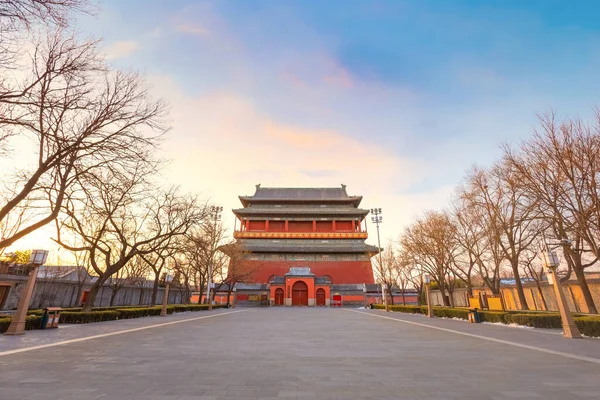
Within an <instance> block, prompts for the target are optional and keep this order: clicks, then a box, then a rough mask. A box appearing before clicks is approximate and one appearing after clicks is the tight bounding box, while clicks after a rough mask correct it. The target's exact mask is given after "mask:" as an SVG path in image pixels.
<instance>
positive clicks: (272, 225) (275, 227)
mask: <svg viewBox="0 0 600 400" xmlns="http://www.w3.org/2000/svg"><path fill="white" fill-rule="evenodd" d="M269 232H285V221H269Z"/></svg>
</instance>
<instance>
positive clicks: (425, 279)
mask: <svg viewBox="0 0 600 400" xmlns="http://www.w3.org/2000/svg"><path fill="white" fill-rule="evenodd" d="M423 283H424V284H425V293H426V295H427V316H428V317H429V318H433V307H432V305H431V298H430V297H429V286H430V285H431V275H429V274H424V275H423Z"/></svg>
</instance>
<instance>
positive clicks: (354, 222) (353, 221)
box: [352, 220, 356, 232]
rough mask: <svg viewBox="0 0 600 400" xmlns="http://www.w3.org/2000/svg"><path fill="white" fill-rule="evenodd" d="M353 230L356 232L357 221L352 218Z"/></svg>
mask: <svg viewBox="0 0 600 400" xmlns="http://www.w3.org/2000/svg"><path fill="white" fill-rule="evenodd" d="M352 232H356V221H355V220H352Z"/></svg>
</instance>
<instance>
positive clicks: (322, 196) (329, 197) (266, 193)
mask: <svg viewBox="0 0 600 400" xmlns="http://www.w3.org/2000/svg"><path fill="white" fill-rule="evenodd" d="M239 198H240V201H241V202H242V204H243V205H244V207H246V206H247V205H248V203H251V202H274V201H286V202H288V201H300V202H303V201H311V202H312V201H321V202H340V201H341V202H350V203H353V204H356V206H358V204H359V203H360V201H361V200H362V196H348V193H347V192H346V185H341V187H328V188H275V187H265V188H263V187H260V184H259V185H256V192H255V193H254V195H252V196H239Z"/></svg>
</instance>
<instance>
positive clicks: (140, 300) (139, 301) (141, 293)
mask: <svg viewBox="0 0 600 400" xmlns="http://www.w3.org/2000/svg"><path fill="white" fill-rule="evenodd" d="M142 285H143V284H142ZM138 305H139V306H142V305H144V287H143V286H140V298H139V299H138Z"/></svg>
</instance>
